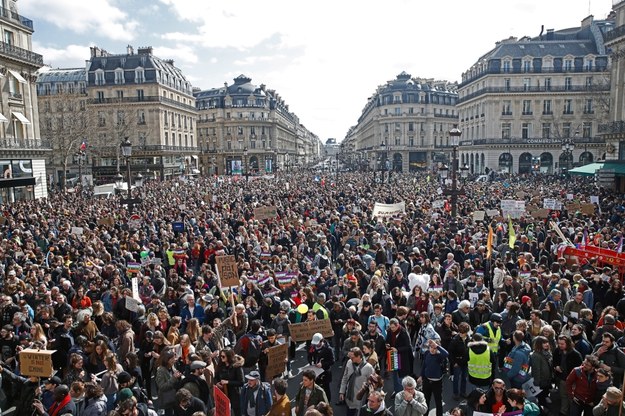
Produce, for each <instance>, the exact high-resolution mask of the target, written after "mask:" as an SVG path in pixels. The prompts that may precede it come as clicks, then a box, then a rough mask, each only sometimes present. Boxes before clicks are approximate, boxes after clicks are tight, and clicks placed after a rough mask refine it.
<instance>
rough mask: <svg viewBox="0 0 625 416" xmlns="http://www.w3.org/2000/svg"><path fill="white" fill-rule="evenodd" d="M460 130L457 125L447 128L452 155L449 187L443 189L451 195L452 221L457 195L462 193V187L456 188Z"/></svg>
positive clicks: (456, 206) (454, 216) (456, 207)
mask: <svg viewBox="0 0 625 416" xmlns="http://www.w3.org/2000/svg"><path fill="white" fill-rule="evenodd" d="M461 135H462V131H460V129H458V127H454V128H453V129H451V130H449V136H450V137H451V146H452V154H451V155H452V156H451V159H452V160H451V189H450V190H445V191H444V194H445V195H450V196H451V216H452V221H455V218H456V214H457V213H458V195H464V189H458V178H457V172H458V145H459V144H460V136H461Z"/></svg>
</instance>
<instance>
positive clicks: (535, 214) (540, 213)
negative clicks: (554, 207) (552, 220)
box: [530, 208, 549, 218]
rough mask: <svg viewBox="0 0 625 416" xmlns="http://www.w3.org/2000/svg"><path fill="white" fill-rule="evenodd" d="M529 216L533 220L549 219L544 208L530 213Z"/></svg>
mask: <svg viewBox="0 0 625 416" xmlns="http://www.w3.org/2000/svg"><path fill="white" fill-rule="evenodd" d="M530 215H531V216H532V217H534V218H547V217H549V210H548V209H546V208H539V209H536V210H534V211H532V212H530Z"/></svg>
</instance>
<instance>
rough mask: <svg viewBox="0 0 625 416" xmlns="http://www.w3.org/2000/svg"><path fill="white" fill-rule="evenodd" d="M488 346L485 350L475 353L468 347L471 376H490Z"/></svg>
mask: <svg viewBox="0 0 625 416" xmlns="http://www.w3.org/2000/svg"><path fill="white" fill-rule="evenodd" d="M491 370H492V367H491V363H490V347H486V351H484V352H483V353H481V354H476V353H474V352H473V350H472V349H471V348H469V375H470V376H471V377H473V378H479V379H480V380H486V379H487V378H489V377H490V376H491Z"/></svg>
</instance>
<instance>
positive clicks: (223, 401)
mask: <svg viewBox="0 0 625 416" xmlns="http://www.w3.org/2000/svg"><path fill="white" fill-rule="evenodd" d="M213 397H214V398H215V414H216V415H219V416H230V399H229V398H228V396H226V395H225V393H224V392H223V391H221V389H220V388H219V387H217V386H213Z"/></svg>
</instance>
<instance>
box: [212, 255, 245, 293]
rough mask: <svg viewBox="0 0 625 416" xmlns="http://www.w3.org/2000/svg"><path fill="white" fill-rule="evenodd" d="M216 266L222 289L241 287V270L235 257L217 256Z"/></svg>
mask: <svg viewBox="0 0 625 416" xmlns="http://www.w3.org/2000/svg"><path fill="white" fill-rule="evenodd" d="M215 264H216V265H217V276H218V277H219V282H220V284H221V287H232V286H240V282H239V270H238V268H237V261H236V259H235V258H234V256H216V257H215Z"/></svg>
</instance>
